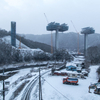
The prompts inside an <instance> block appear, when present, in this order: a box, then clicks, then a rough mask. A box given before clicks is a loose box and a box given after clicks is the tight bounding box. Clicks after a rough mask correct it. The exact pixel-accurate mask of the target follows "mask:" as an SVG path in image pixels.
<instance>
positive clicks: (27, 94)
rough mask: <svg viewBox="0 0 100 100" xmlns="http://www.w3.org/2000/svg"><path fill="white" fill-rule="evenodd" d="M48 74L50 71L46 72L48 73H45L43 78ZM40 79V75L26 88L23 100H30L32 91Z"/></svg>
mask: <svg viewBox="0 0 100 100" xmlns="http://www.w3.org/2000/svg"><path fill="white" fill-rule="evenodd" d="M48 72H50V70H49V71H46V72H44V73H42V74H41V76H43V75H44V74H46V73H48ZM38 79H39V75H38V76H36V77H35V78H34V79H33V80H32V81H31V82H30V83H29V84H28V86H27V87H26V88H25V90H24V92H23V95H22V98H21V100H30V94H31V91H32V89H33V88H34V86H35V84H36V82H37V81H38Z"/></svg>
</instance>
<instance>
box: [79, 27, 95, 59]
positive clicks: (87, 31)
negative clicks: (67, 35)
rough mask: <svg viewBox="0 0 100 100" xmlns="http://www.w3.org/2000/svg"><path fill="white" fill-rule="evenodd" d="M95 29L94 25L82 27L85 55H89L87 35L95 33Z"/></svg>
mask: <svg viewBox="0 0 100 100" xmlns="http://www.w3.org/2000/svg"><path fill="white" fill-rule="evenodd" d="M94 32H95V30H94V29H93V28H92V27H85V28H82V31H81V34H84V56H85V58H86V56H87V37H88V35H89V34H93V33H94Z"/></svg>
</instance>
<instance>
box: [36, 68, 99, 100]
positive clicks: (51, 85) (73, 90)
mask: <svg viewBox="0 0 100 100" xmlns="http://www.w3.org/2000/svg"><path fill="white" fill-rule="evenodd" d="M97 68H98V66H91V67H90V69H91V70H90V73H89V76H88V77H87V78H86V79H79V82H78V84H79V85H67V84H66V85H65V84H63V83H62V80H63V78H64V77H63V76H50V75H48V76H46V77H45V81H44V84H43V86H42V88H43V93H42V94H43V100H100V95H97V94H94V93H93V92H92V93H88V90H89V89H88V87H89V85H90V84H91V83H96V82H97V74H96V70H97ZM90 91H91V90H90ZM35 100H38V98H35Z"/></svg>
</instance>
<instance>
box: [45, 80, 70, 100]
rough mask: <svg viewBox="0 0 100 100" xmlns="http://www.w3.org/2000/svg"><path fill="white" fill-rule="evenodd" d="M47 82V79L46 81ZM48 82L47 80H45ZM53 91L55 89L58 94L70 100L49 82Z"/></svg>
mask: <svg viewBox="0 0 100 100" xmlns="http://www.w3.org/2000/svg"><path fill="white" fill-rule="evenodd" d="M44 80H45V79H44ZM45 81H46V82H47V80H45ZM47 83H48V84H49V85H50V86H51V87H52V88H53V89H55V90H56V91H57V92H58V93H60V94H61V95H62V96H63V97H65V98H66V99H67V100H69V99H68V98H67V97H66V96H65V95H64V94H62V93H61V92H60V91H58V90H57V89H56V88H55V87H54V86H52V85H51V84H50V83H49V82H47Z"/></svg>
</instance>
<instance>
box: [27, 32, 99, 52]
mask: <svg viewBox="0 0 100 100" xmlns="http://www.w3.org/2000/svg"><path fill="white" fill-rule="evenodd" d="M25 38H26V39H30V40H32V41H37V42H41V43H45V44H48V45H51V34H43V35H32V34H27V35H25ZM99 40H100V34H97V33H95V34H91V35H89V36H88V47H90V46H97V45H98V44H100V41H99ZM54 45H55V34H54V33H53V46H54ZM77 45H78V34H77V33H74V32H70V33H60V34H59V48H65V49H68V50H71V51H76V50H77ZM83 48H84V35H81V34H79V49H80V50H82V49H83Z"/></svg>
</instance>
